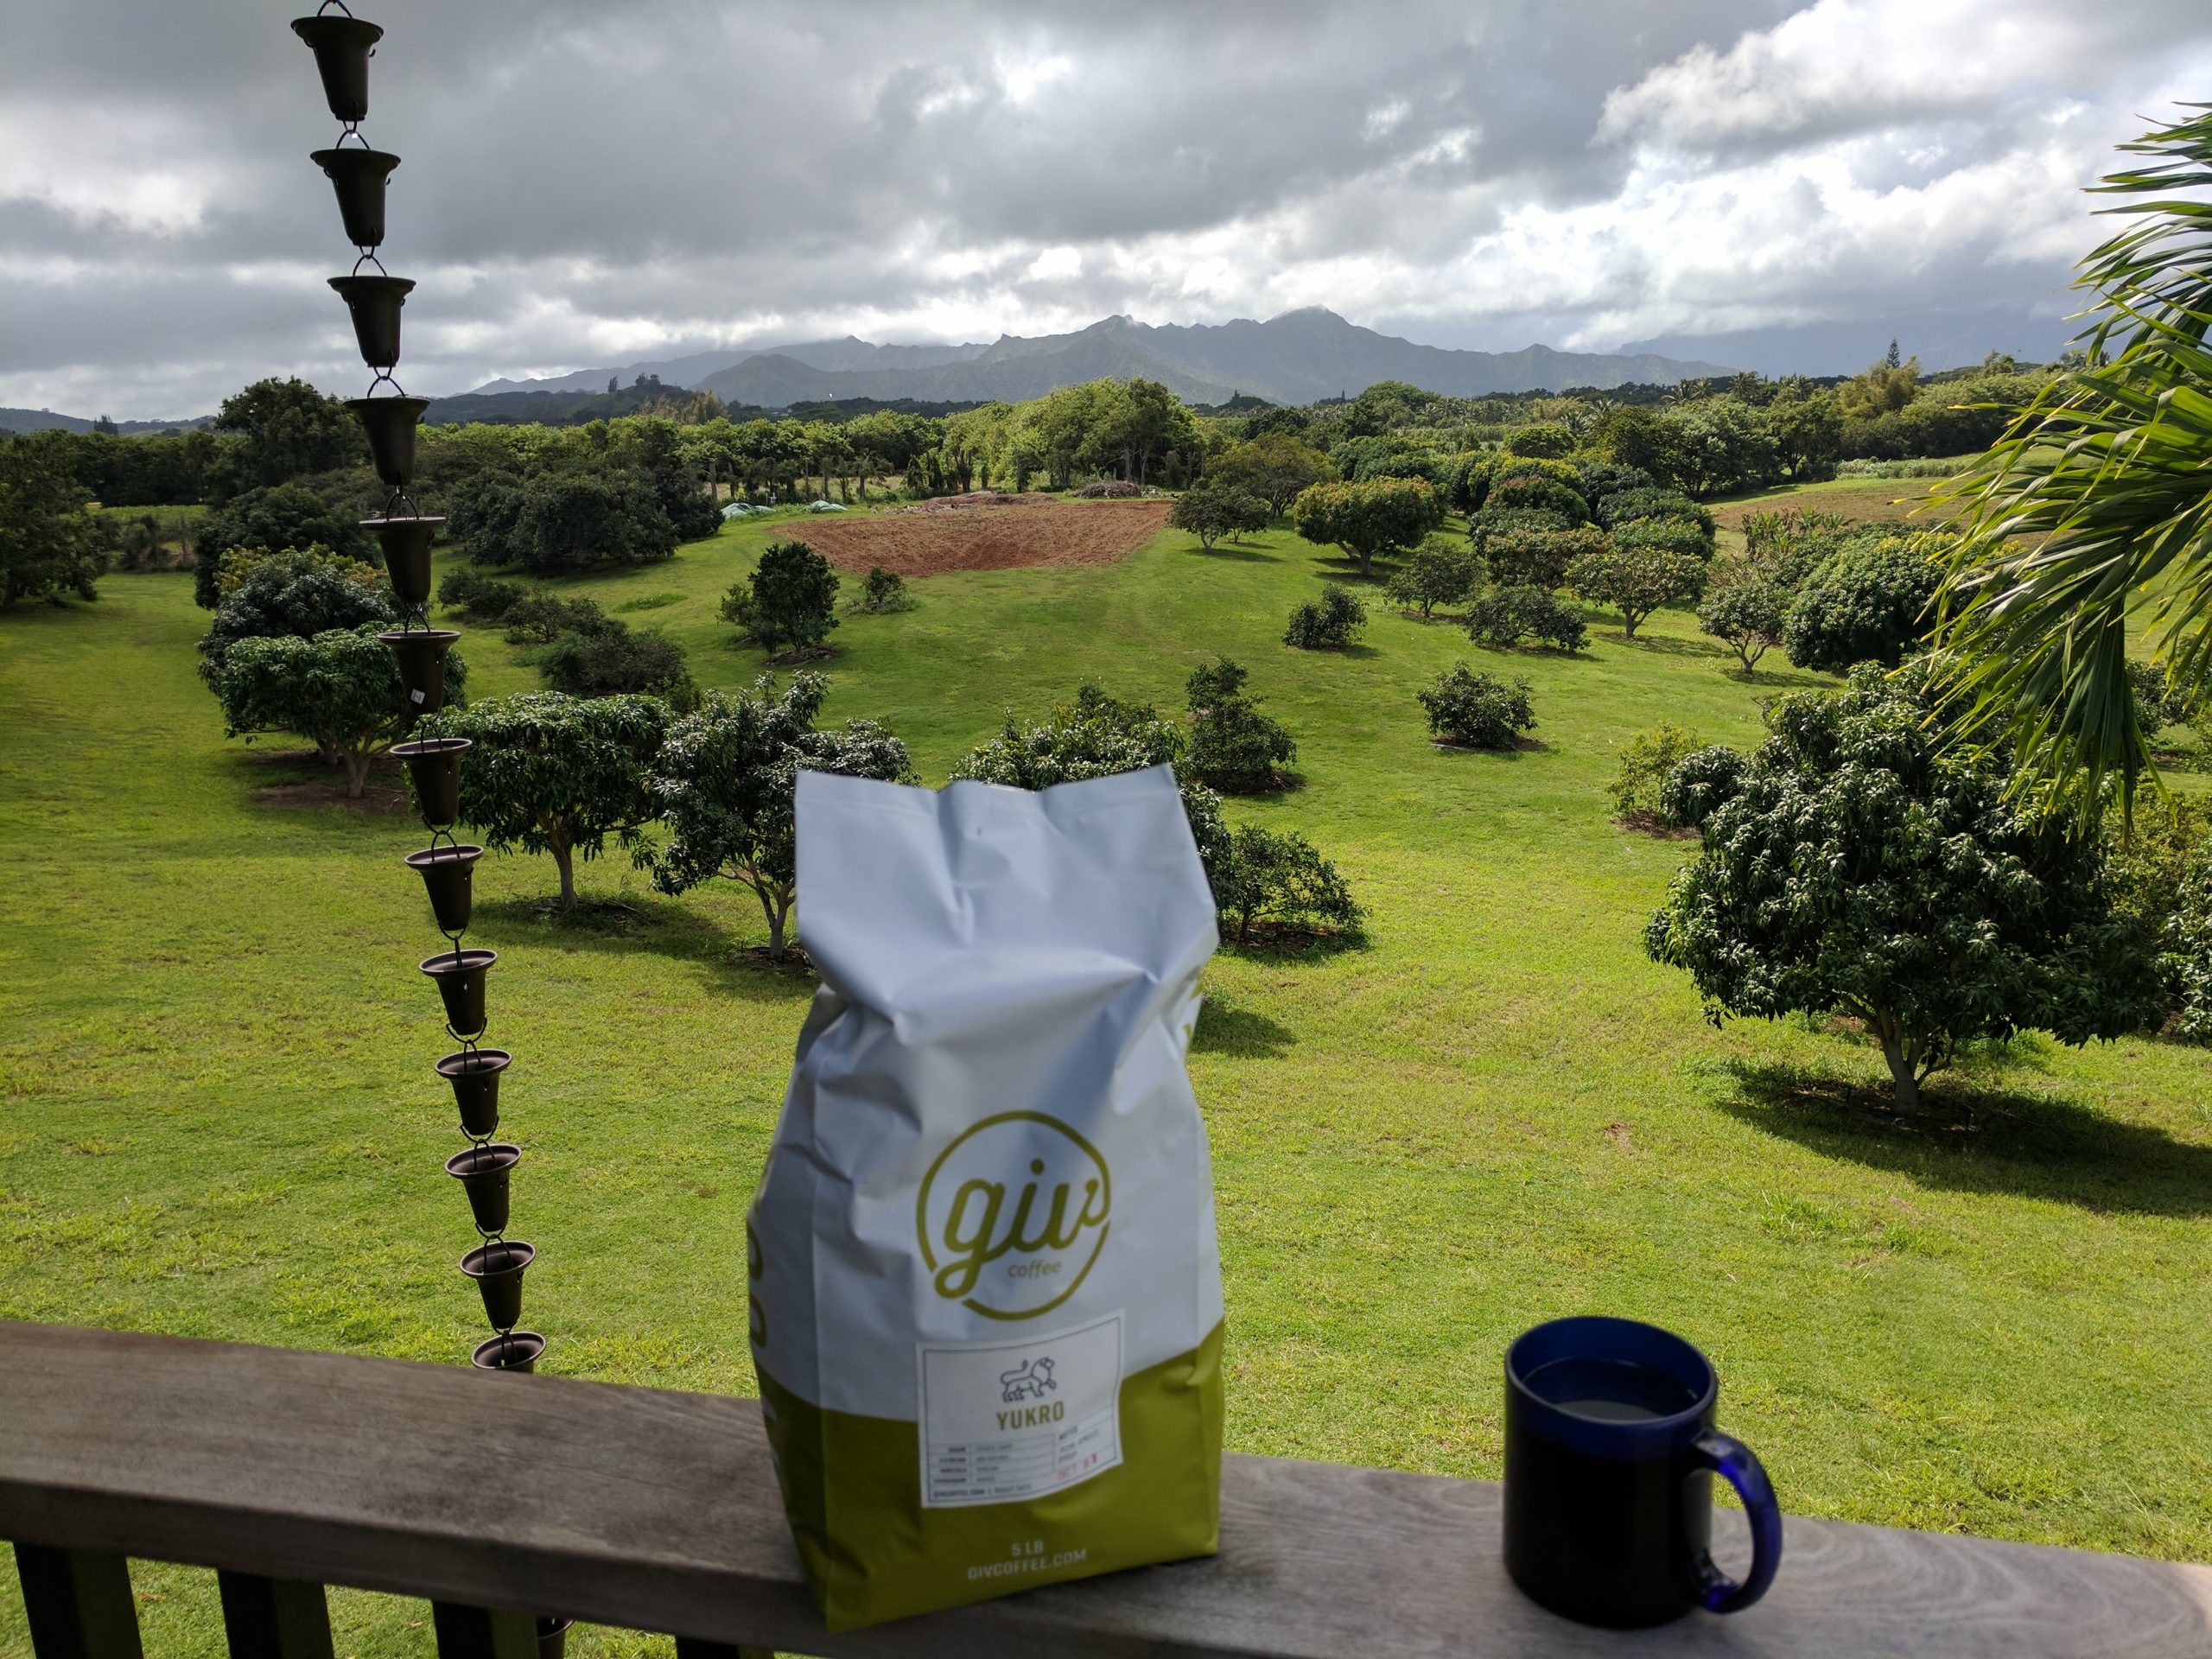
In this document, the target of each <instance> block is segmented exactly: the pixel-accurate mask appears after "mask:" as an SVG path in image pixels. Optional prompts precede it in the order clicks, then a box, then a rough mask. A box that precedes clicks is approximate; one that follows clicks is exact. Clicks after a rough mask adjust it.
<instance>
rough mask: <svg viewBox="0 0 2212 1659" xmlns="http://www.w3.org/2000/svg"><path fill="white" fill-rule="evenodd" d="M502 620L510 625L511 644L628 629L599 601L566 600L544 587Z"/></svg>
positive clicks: (515, 604)
mask: <svg viewBox="0 0 2212 1659" xmlns="http://www.w3.org/2000/svg"><path fill="white" fill-rule="evenodd" d="M501 585H503V586H504V585H505V584H501ZM499 620H501V621H503V622H505V624H506V628H507V643H508V644H509V645H550V644H552V643H553V641H555V640H556V639H559V638H560V637H561V636H562V635H563V634H564V633H611V632H617V631H619V630H620V629H622V628H623V627H625V626H626V624H624V623H622V622H620V621H619V620H615V619H614V618H613V617H610V616H608V615H607V613H606V612H605V611H603V610H601V608H600V606H599V601H596V600H591V599H563V597H562V596H561V595H560V594H549V593H547V592H545V591H544V589H543V588H538V589H537V590H535V591H531V592H526V593H524V594H523V595H522V597H521V598H519V599H518V600H516V601H514V602H513V603H512V604H510V605H509V606H507V607H506V609H505V613H504V614H503V615H502V616H501V617H500V619H499Z"/></svg>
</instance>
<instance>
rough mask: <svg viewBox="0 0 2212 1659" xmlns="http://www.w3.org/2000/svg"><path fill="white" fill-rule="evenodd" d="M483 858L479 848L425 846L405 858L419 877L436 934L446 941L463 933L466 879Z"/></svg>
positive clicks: (464, 926)
mask: <svg viewBox="0 0 2212 1659" xmlns="http://www.w3.org/2000/svg"><path fill="white" fill-rule="evenodd" d="M483 856H484V849H482V848H481V847H471V846H467V845H466V844H464V845H461V846H456V847H425V848H424V849H423V850H422V851H421V852H419V853H410V854H408V855H407V868H409V869H410V870H413V871H415V872H416V874H418V875H420V876H421V877H422V878H423V887H426V888H427V889H429V894H430V913H431V915H433V916H435V917H436V918H437V921H438V931H439V932H441V933H443V934H445V935H447V936H448V938H450V937H451V936H452V935H454V934H455V933H461V932H466V931H467V928H468V911H469V896H470V894H469V889H470V885H471V884H470V881H469V877H470V876H471V875H472V874H474V872H475V869H476V861H477V860H478V859H480V858H481V857H483Z"/></svg>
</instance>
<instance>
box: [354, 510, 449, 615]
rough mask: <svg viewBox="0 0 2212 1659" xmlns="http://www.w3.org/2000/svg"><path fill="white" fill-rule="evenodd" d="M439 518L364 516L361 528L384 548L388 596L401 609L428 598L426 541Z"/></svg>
mask: <svg viewBox="0 0 2212 1659" xmlns="http://www.w3.org/2000/svg"><path fill="white" fill-rule="evenodd" d="M444 523H445V520H444V519H443V518H436V517H431V518H364V519H362V520H361V528H362V529H363V530H365V531H368V532H369V533H370V534H371V535H372V536H373V537H376V538H377V542H378V545H380V546H381V547H382V548H383V549H384V568H385V575H388V576H390V577H391V596H392V597H393V598H394V599H396V600H397V601H399V608H400V609H402V610H403V611H412V610H419V609H420V608H421V607H423V606H425V605H428V604H429V602H430V543H431V541H432V540H433V539H434V538H435V537H436V535H437V533H438V530H439V527H440V526H441V525H442V524H444Z"/></svg>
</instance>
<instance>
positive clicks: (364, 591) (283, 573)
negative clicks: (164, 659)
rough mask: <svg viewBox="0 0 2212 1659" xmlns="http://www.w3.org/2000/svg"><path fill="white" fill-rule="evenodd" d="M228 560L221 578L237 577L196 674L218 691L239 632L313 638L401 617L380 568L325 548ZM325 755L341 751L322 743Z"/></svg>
mask: <svg viewBox="0 0 2212 1659" xmlns="http://www.w3.org/2000/svg"><path fill="white" fill-rule="evenodd" d="M230 563H231V565H232V569H228V570H226V573H225V576H224V580H225V582H226V583H229V582H232V578H236V584H235V586H233V587H232V588H231V590H230V592H229V593H227V594H226V595H225V596H224V599H223V602H222V604H221V605H220V606H219V607H218V608H217V609H216V612H215V620H214V621H213V624H212V625H211V626H209V627H208V630H207V633H206V634H205V635H204V636H202V638H201V639H200V678H201V679H203V680H205V681H206V682H207V684H208V686H209V687H210V688H211V689H212V690H214V691H215V692H216V693H217V695H218V696H219V695H220V694H221V690H222V686H221V681H222V677H223V671H224V665H225V664H226V661H227V660H228V657H229V653H230V651H231V648H232V646H234V645H237V644H238V642H239V641H240V640H242V639H315V637H316V636H318V635H320V634H324V633H328V632H332V631H333V630H343V631H346V632H352V631H353V630H355V629H357V628H362V627H367V626H371V625H372V624H373V625H375V626H378V627H389V626H391V625H392V624H393V623H395V622H397V620H398V617H399V613H398V611H397V608H396V607H394V606H393V604H392V602H391V588H390V587H389V586H387V585H386V583H385V579H384V573H383V572H382V571H380V570H374V569H370V567H369V566H367V565H365V564H356V563H353V561H352V560H350V559H347V558H345V557H343V556H339V555H334V554H332V553H331V552H329V551H328V550H327V549H324V548H307V549H300V550H289V549H288V550H286V551H284V552H282V553H277V554H270V553H268V552H266V551H265V550H261V549H255V550H251V551H250V552H249V551H245V550H238V551H235V552H233V553H232V556H231V561H230ZM239 566H244V567H245V568H244V569H242V570H241V569H238V568H237V567H239ZM394 683H395V684H396V683H397V682H396V681H395V682H394ZM323 758H324V759H325V760H329V761H332V762H335V761H336V760H337V759H338V756H337V754H336V753H335V752H334V751H331V750H325V751H324V753H323Z"/></svg>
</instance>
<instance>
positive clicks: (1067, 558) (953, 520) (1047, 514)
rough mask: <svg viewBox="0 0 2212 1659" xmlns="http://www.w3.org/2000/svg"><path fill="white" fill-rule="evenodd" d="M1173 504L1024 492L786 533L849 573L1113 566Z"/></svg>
mask: <svg viewBox="0 0 2212 1659" xmlns="http://www.w3.org/2000/svg"><path fill="white" fill-rule="evenodd" d="M1171 505H1172V504H1171V503H1169V502H1166V501H1159V500H1153V501H1064V500H1058V499H1052V498H1047V497H1041V496H1016V497H1014V498H1013V499H1011V500H1010V501H1008V502H1007V503H1005V504H1004V505H1000V504H996V503H993V504H989V505H975V506H967V507H963V509H961V510H960V511H957V512H887V513H877V514H873V515H871V516H869V517H868V518H820V519H816V518H809V519H804V520H802V521H800V522H799V523H797V524H791V525H789V526H788V527H786V528H785V529H784V531H782V533H783V534H785V535H786V536H789V537H791V539H792V540H793V541H800V542H804V543H806V544H807V545H808V546H810V547H811V548H812V549H814V550H815V551H816V552H817V553H819V554H821V555H822V556H823V558H825V559H827V560H829V563H832V564H834V565H836V567H837V568H838V569H842V570H866V569H868V568H869V567H870V566H871V565H878V564H880V565H881V566H882V567H883V568H884V569H887V570H893V571H896V572H897V573H898V574H899V575H902V576H941V575H944V574H945V573H947V572H948V571H952V570H1013V569H1020V568H1021V567H1023V566H1026V565H1037V564H1112V563H1115V562H1116V561H1117V560H1120V559H1123V558H1127V557H1128V556H1129V555H1130V554H1131V553H1133V552H1135V550H1137V549H1138V548H1140V547H1141V546H1143V545H1144V544H1145V543H1147V542H1148V541H1150V540H1151V539H1152V538H1153V537H1154V536H1155V535H1157V534H1159V532H1160V527H1161V526H1162V525H1164V524H1166V522H1167V514H1168V512H1169V510H1170V507H1171Z"/></svg>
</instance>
